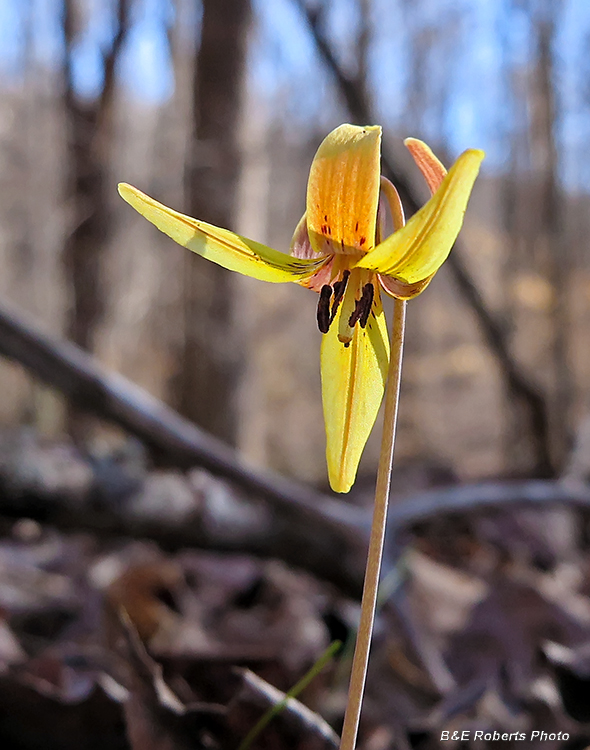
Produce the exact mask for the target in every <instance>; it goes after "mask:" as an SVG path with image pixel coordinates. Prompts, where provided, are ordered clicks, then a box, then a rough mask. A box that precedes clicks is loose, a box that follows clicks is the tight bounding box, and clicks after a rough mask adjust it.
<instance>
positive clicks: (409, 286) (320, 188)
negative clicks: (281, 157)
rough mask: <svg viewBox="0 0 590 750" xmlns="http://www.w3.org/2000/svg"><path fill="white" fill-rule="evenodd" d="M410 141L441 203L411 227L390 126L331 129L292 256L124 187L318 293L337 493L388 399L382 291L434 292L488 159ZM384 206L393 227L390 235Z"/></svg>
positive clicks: (148, 208)
mask: <svg viewBox="0 0 590 750" xmlns="http://www.w3.org/2000/svg"><path fill="white" fill-rule="evenodd" d="M406 145H407V147H408V148H409V150H410V152H411V154H412V156H413V157H414V160H415V161H416V163H417V165H418V167H419V168H420V170H421V171H422V173H423V175H424V177H425V178H426V181H427V183H428V186H429V187H430V189H431V192H432V193H433V196H432V198H431V199H430V200H429V201H428V203H426V205H425V206H423V207H422V208H421V209H420V211H418V212H417V213H416V214H415V215H414V216H413V217H412V218H411V219H410V220H409V221H408V223H407V224H404V217H403V210H402V206H401V202H400V199H399V196H398V194H397V191H396V189H395V187H394V186H393V185H392V184H391V182H389V180H387V179H385V178H384V177H382V176H381V173H380V149H381V128H380V127H378V126H370V127H369V126H367V127H357V126H355V125H341V126H340V127H339V128H336V130H334V131H332V132H331V133H330V134H329V135H328V136H327V137H326V138H325V140H324V141H323V142H322V144H321V145H320V147H319V149H318V151H317V153H316V155H315V157H314V160H313V163H312V165H311V170H310V173H309V181H308V185H307V205H306V212H305V214H304V215H303V217H302V219H301V221H300V222H299V224H298V226H297V229H296V230H295V234H294V235H293V240H292V242H291V252H290V254H289V255H287V254H286V253H282V252H279V251H277V250H273V249H272V248H270V247H267V246H266V245H262V244H260V243H258V242H254V241H253V240H249V239H246V238H245V237H241V236H240V235H237V234H234V233H233V232H229V231H228V230H227V229H220V228H219V227H215V226H213V225H211V224H206V223H205V222H202V221H197V220H196V219H192V218H191V217H189V216H185V215H183V214H180V213H177V212H176V211H173V210H172V209H170V208H167V207H166V206H163V205H162V204H161V203H158V202H157V201H155V200H153V198H150V197H149V196H147V195H145V194H144V193H142V192H141V191H139V190H137V189H136V188H134V187H131V186H130V185H126V184H121V185H119V192H120V194H121V196H122V197H123V198H124V199H125V200H126V201H127V202H128V203H129V204H130V205H131V206H133V208H135V209H136V210H137V211H139V213H140V214H142V215H143V216H145V218H146V219H148V220H149V221H151V222H152V223H153V224H155V226H156V227H158V229H160V230H161V231H162V232H164V233H166V234H167V235H168V236H169V237H171V238H172V239H173V240H175V241H176V242H178V243H179V244H180V245H183V246H184V247H187V248H188V249H189V250H192V251H193V252H196V253H198V254H199V255H202V256H203V257H204V258H208V259H209V260H212V261H214V262H215V263H218V264H219V265H221V266H224V267H225V268H229V269H230V270H232V271H239V272H240V273H243V274H245V275H246V276H253V277H254V278H256V279H262V280H264V281H273V282H285V281H294V282H297V283H299V284H302V285H303V286H306V287H308V288H310V289H313V290H314V291H316V292H318V293H319V301H318V313H317V320H318V326H319V329H320V331H321V332H322V333H323V334H324V337H323V341H322V351H321V374H322V396H323V405H324V418H325V423H326V438H327V448H326V457H327V463H328V474H329V478H330V485H331V486H332V489H333V490H335V491H336V492H348V490H349V489H350V487H351V486H352V484H353V482H354V480H355V477H356V472H357V468H358V464H359V461H360V458H361V454H362V452H363V449H364V447H365V444H366V442H367V439H368V437H369V433H370V432H371V429H372V428H373V424H374V422H375V419H376V416H377V412H378V410H379V406H380V404H381V401H382V399H383V392H384V388H385V379H386V375H387V366H388V360H389V339H388V335H387V328H386V323H385V316H384V314H383V307H382V304H381V290H383V291H385V292H386V293H387V294H390V295H392V296H394V297H397V298H399V299H410V298H411V297H414V296H416V295H417V294H419V293H420V292H421V291H423V290H424V289H425V288H426V286H427V285H428V284H429V282H430V280H431V279H432V277H433V276H434V274H435V273H436V271H437V270H438V269H439V268H440V266H441V265H442V263H443V262H444V261H445V259H446V258H447V256H448V254H449V252H450V250H451V247H452V245H453V243H454V241H455V239H456V237H457V235H458V233H459V230H460V228H461V224H462V222H463V214H464V213H465V208H466V206H467V202H468V200H469V195H470V193H471V189H472V187H473V183H474V181H475V178H476V176H477V173H478V171H479V165H480V163H481V160H482V159H483V156H484V154H483V152H482V151H477V150H469V151H465V152H464V153H463V154H462V155H461V156H460V157H459V158H458V159H457V161H456V162H455V164H454V165H453V167H452V168H451V169H450V170H449V172H448V173H447V172H446V170H445V169H444V167H443V166H442V164H441V163H440V162H439V161H438V159H437V158H436V157H435V156H434V154H433V153H432V152H431V151H430V149H429V148H428V146H426V144H424V143H422V142H421V141H418V140H416V139H413V138H412V139H408V140H406ZM380 196H382V197H383V199H384V203H383V205H382V206H381V207H380ZM385 204H387V205H388V206H389V209H390V212H391V215H392V220H393V226H394V232H393V234H391V235H390V236H389V237H387V238H385V239H383V240H381V235H382V232H383V229H382V226H383V213H384V211H383V210H382V209H383V206H384V205H385Z"/></svg>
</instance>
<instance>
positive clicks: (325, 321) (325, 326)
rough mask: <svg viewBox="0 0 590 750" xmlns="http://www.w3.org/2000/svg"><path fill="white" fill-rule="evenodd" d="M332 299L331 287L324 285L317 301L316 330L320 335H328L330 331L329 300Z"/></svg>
mask: <svg viewBox="0 0 590 750" xmlns="http://www.w3.org/2000/svg"><path fill="white" fill-rule="evenodd" d="M331 297H332V287H331V286H329V285H328V284H324V286H323V287H322V288H321V291H320V298H319V300H318V313H317V315H318V328H319V329H320V332H321V333H328V331H329V329H330V323H331V322H332V319H331V318H330V299H331Z"/></svg>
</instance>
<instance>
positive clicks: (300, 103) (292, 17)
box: [248, 0, 333, 130]
mask: <svg viewBox="0 0 590 750" xmlns="http://www.w3.org/2000/svg"><path fill="white" fill-rule="evenodd" d="M253 5H254V10H255V14H256V21H255V30H254V38H253V44H252V45H251V47H250V51H249V61H248V62H249V76H250V85H251V87H252V91H253V94H254V95H255V96H260V97H261V98H262V99H263V100H265V101H266V102H275V104H278V105H279V107H280V110H281V111H279V112H276V115H277V116H279V117H282V119H283V122H284V123H285V124H287V126H288V127H289V129H291V130H297V129H298V128H299V129H300V128H302V127H305V126H307V128H309V126H310V125H312V124H315V123H318V122H319V121H321V120H322V119H323V118H324V117H325V115H326V112H327V111H330V110H331V111H332V113H333V107H330V99H331V98H332V97H331V92H330V86H329V81H328V74H327V72H326V71H325V69H323V67H322V66H321V63H320V60H319V58H318V54H317V51H316V49H315V45H314V43H313V40H312V38H311V36H310V33H309V30H308V29H307V26H306V21H305V19H304V18H303V16H302V14H301V12H300V11H299V9H297V8H296V7H295V5H294V3H293V2H291V0H254V3H253ZM307 128H306V129H307Z"/></svg>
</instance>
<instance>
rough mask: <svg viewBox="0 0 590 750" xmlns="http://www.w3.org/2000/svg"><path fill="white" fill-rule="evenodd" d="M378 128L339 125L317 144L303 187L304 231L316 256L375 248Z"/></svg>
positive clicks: (379, 138) (377, 194) (378, 161)
mask: <svg viewBox="0 0 590 750" xmlns="http://www.w3.org/2000/svg"><path fill="white" fill-rule="evenodd" d="M380 159H381V128H380V127H379V126H378V125H374V126H366V127H359V126H357V125H341V126H340V127H339V128H336V130H333V131H332V132H331V133H330V134H329V135H328V136H327V137H326V138H325V139H324V140H323V141H322V143H321V145H320V147H319V149H318V151H317V153H316V155H315V157H314V160H313V163H312V165H311V169H310V172H309V181H308V183H307V227H308V229H309V238H310V240H311V244H312V246H313V248H314V250H315V251H316V252H319V253H322V254H331V253H345V254H356V253H366V252H367V251H368V250H370V249H371V248H373V247H374V246H375V226H376V222H377V205H378V202H379V180H380Z"/></svg>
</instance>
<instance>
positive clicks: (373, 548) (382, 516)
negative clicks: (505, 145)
mask: <svg viewBox="0 0 590 750" xmlns="http://www.w3.org/2000/svg"><path fill="white" fill-rule="evenodd" d="M405 324H406V302H405V301H402V300H397V299H396V300H394V306H393V324H392V331H391V355H390V360H389V371H388V374H387V391H386V394H385V414H384V421H383V438H382V440H381V455H380V457H379V470H378V472H377V486H376V488H375V507H374V510H373V523H372V525H371V537H370V539H369V553H368V556H367V567H366V570H365V584H364V587H363V598H362V601H361V618H360V623H359V629H358V633H357V637H356V647H355V650H354V657H353V660H352V672H351V675H350V685H349V688H348V704H347V706H346V713H345V715H344V726H343V728H342V739H341V740H340V750H354V748H355V745H356V738H357V733H358V727H359V721H360V716H361V707H362V702H363V693H364V690H365V680H366V677H367V667H368V665H369V650H370V647H371V637H372V635H373V624H374V622H375V608H376V605H377V593H378V590H379V574H380V572H381V558H382V556H383V541H384V539H385V527H386V521H387V503H388V500H389V486H390V483H391V469H392V466H393V448H394V445H395V430H396V425H397V412H398V404H399V389H400V383H401V372H402V357H403V349H404V330H405Z"/></svg>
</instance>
